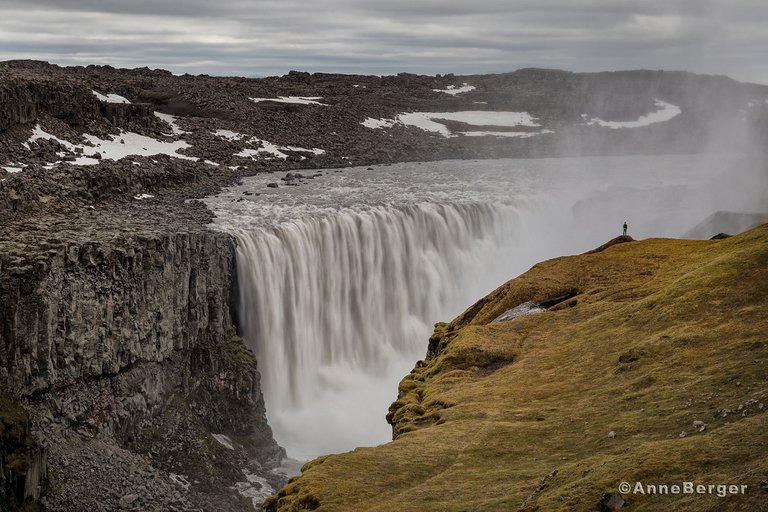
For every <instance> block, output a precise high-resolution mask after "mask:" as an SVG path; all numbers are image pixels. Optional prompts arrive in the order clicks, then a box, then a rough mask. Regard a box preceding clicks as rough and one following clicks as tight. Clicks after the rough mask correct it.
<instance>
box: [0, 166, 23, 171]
mask: <svg viewBox="0 0 768 512" xmlns="http://www.w3.org/2000/svg"><path fill="white" fill-rule="evenodd" d="M24 167H25V166H22V167H17V166H15V165H8V166H5V165H4V166H3V170H4V171H5V172H10V173H17V172H21V171H23V170H24Z"/></svg>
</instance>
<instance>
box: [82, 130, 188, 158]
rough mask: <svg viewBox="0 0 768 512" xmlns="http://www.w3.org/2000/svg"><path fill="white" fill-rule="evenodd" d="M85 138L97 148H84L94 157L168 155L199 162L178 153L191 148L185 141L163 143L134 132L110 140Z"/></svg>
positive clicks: (86, 136)
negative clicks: (97, 154) (99, 155)
mask: <svg viewBox="0 0 768 512" xmlns="http://www.w3.org/2000/svg"><path fill="white" fill-rule="evenodd" d="M84 137H85V139H86V140H87V141H88V142H90V143H91V144H93V146H95V147H89V146H82V147H83V152H84V153H85V154H86V155H93V154H95V153H96V152H99V153H101V156H102V158H105V159H108V160H120V159H121V158H125V157H126V156H128V155H139V156H153V155H168V156H170V157H173V158H180V159H182V160H193V161H197V160H198V159H197V158H194V157H191V156H187V155H182V154H180V153H177V151H178V150H180V149H185V148H188V147H190V145H189V144H187V143H186V142H185V141H183V140H178V141H173V142H163V141H160V140H157V139H153V138H151V137H146V136H144V135H140V134H138V133H133V132H121V133H120V135H110V136H109V138H108V139H100V138H98V137H96V136H95V135H84Z"/></svg>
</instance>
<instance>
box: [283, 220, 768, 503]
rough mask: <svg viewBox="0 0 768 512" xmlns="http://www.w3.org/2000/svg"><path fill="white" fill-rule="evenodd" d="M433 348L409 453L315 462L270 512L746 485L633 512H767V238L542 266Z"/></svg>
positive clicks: (404, 448) (405, 447) (654, 248)
mask: <svg viewBox="0 0 768 512" xmlns="http://www.w3.org/2000/svg"><path fill="white" fill-rule="evenodd" d="M568 291H576V292H578V295H577V296H576V297H574V298H573V299H571V300H568V301H565V302H563V303H561V304H559V305H558V306H555V307H554V308H553V310H550V311H548V312H546V313H543V314H539V315H532V316H527V317H522V318H518V319H516V320H514V321H511V322H502V323H491V321H492V320H493V319H494V318H496V317H497V316H498V315H500V314H501V313H503V312H504V311H506V310H508V309H510V308H512V307H514V306H516V305H518V304H520V303H522V302H525V301H528V300H537V301H541V300H546V299H551V298H554V297H558V296H561V295H563V294H564V293H566V292H568ZM425 341H426V340H425ZM430 347H431V350H430V357H429V358H428V359H427V360H425V362H424V364H423V365H417V368H415V369H414V370H413V372H412V373H411V374H410V375H408V376H406V377H405V378H404V379H403V381H402V383H401V385H400V392H401V398H400V399H398V400H397V401H396V402H395V403H394V404H393V405H392V407H391V408H390V418H391V420H392V421H393V423H394V432H395V440H394V441H393V442H391V443H388V444H386V445H383V446H380V447H376V448H365V449H358V450H355V451H353V452H349V453H345V454H340V455H332V456H329V457H325V458H323V459H321V460H319V461H316V462H314V463H309V464H307V466H305V468H304V471H303V474H302V475H301V477H299V478H298V479H296V480H294V481H293V482H291V483H290V484H289V485H288V486H286V487H285V488H284V489H283V490H282V491H281V492H280V494H279V495H278V496H276V497H273V498H272V499H271V500H270V501H269V502H268V506H269V510H280V511H298V510H315V509H316V510H321V511H356V512H358V511H382V512H384V511H386V512H393V511H414V512H416V511H418V512H426V511H440V512H450V511H486V510H488V511H497V510H524V511H534V510H540V511H558V510H574V511H578V510H599V500H600V496H601V494H602V493H610V492H617V486H618V484H619V482H621V481H629V482H634V481H636V480H641V481H644V482H646V483H656V484H672V483H675V482H680V481H694V482H697V483H706V484H709V483H713V484H717V483H727V484H731V483H733V484H746V485H748V486H749V489H748V492H747V493H746V495H744V496H736V497H728V498H718V497H716V496H698V495H693V496H692V495H677V496H641V495H632V496H627V497H626V498H627V500H628V501H629V505H628V506H627V507H626V508H625V509H626V510H638V511H640V510H647V511H656V510H690V511H697V512H698V511H706V510H743V511H760V510H768V494H766V493H765V492H763V491H762V489H761V483H762V482H764V481H766V480H768V446H766V443H768V434H766V427H768V416H766V415H765V411H766V409H768V226H762V227H760V228H757V229H754V230H752V231H750V232H747V233H745V234H743V235H740V236H737V237H733V238H729V239H726V240H719V241H682V240H662V239H651V240H645V241H642V242H633V243H624V244H619V245H614V246H611V247H609V248H607V249H606V250H604V251H601V252H597V253H592V254H585V255H581V256H573V257H567V258H558V259H555V260H551V261H547V262H543V263H540V264H538V265H536V266H535V267H534V268H532V269H531V270H530V271H529V272H527V273H526V274H524V275H522V276H520V277H519V278H517V279H514V280H512V281H510V282H508V283H506V284H504V285H503V286H501V287H500V288H498V289H497V290H495V291H494V292H492V293H491V294H490V295H489V296H488V297H486V299H484V300H483V301H480V302H479V303H478V304H476V305H475V306H473V307H472V308H470V309H468V310H467V312H465V313H464V314H463V315H460V316H459V317H458V318H457V319H456V320H454V321H453V322H451V323H450V324H438V326H437V328H436V332H435V335H433V337H432V339H431V340H430ZM393 394H394V390H393ZM760 403H763V404H764V407H763V408H762V409H760V408H759V404H760ZM739 406H742V408H741V410H739ZM723 410H733V411H734V412H731V413H727V414H726V415H725V416H724V415H723ZM694 420H701V421H704V422H705V423H707V425H708V426H707V428H706V430H705V431H704V432H698V431H697V430H696V429H694V428H693V421H694ZM610 431H614V432H615V434H616V436H615V437H614V438H609V437H608V432H610ZM683 431H685V432H686V433H687V435H686V436H685V437H681V436H680V434H681V432H683ZM553 470H557V472H556V473H553ZM548 475H552V476H548ZM545 477H546V478H545Z"/></svg>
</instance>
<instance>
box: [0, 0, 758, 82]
mask: <svg viewBox="0 0 768 512" xmlns="http://www.w3.org/2000/svg"><path fill="white" fill-rule="evenodd" d="M766 26H768V1H766V0H730V1H729V0H465V1H461V2H459V1H445V0H443V1H439V0H377V1H372V0H0V60H7V59H22V58H24V59H27V58H33V59H42V60H48V61H51V62H55V63H58V64H91V63H95V64H111V65H113V66H118V67H140V66H149V67H153V68H154V67H161V68H165V69H169V70H171V71H173V72H176V73H184V72H189V73H209V74H215V75H223V74H227V75H244V76H266V75H274V74H283V73H285V72H287V71H289V70H291V69H297V70H306V71H334V72H343V73H366V74H369V73H370V74H391V73H397V72H400V71H409V72H416V73H426V74H434V73H448V72H455V73H478V72H503V71H511V70H514V69H518V68H521V67H530V66H537V67H547V68H561V69H569V70H572V71H597V70H615V69H636V68H651V69H685V70H689V71H695V72H701V73H715V74H727V75H730V76H732V77H734V78H736V79H739V80H744V81H755V82H760V83H765V84H768V58H766V57H768V30H766Z"/></svg>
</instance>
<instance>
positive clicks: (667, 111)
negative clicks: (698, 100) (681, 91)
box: [582, 100, 683, 129]
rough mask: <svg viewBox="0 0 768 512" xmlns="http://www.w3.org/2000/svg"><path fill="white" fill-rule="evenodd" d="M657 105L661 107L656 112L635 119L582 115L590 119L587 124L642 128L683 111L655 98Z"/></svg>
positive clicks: (662, 121)
mask: <svg viewBox="0 0 768 512" xmlns="http://www.w3.org/2000/svg"><path fill="white" fill-rule="evenodd" d="M654 103H655V105H656V106H657V107H658V108H659V110H656V111H655V112H651V113H650V114H646V115H644V116H640V117H639V118H638V119H637V120H635V121H603V120H602V119H598V118H596V117H593V118H591V119H590V118H589V116H588V115H587V114H582V117H583V118H585V119H588V120H587V122H585V123H583V124H585V125H587V126H593V125H597V126H603V127H606V128H613V129H619V128H640V127H642V126H648V125H651V124H655V123H664V122H666V121H669V120H670V119H672V118H675V117H677V116H679V115H680V114H681V113H682V112H683V111H682V110H681V109H680V107H678V106H677V105H672V104H671V103H667V102H666V101H661V100H654Z"/></svg>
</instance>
